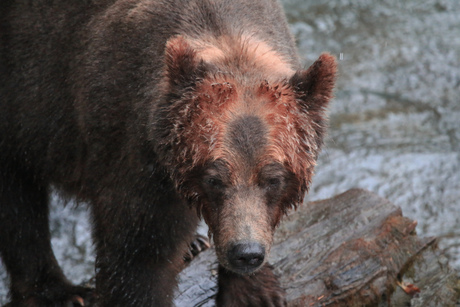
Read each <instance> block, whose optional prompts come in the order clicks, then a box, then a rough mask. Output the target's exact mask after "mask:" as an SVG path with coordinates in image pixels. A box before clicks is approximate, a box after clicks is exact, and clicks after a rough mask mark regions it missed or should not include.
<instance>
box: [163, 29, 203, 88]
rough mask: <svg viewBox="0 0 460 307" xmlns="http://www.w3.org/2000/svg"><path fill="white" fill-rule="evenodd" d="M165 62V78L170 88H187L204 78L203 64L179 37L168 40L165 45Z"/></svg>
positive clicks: (190, 47) (185, 41) (191, 48)
mask: <svg viewBox="0 0 460 307" xmlns="http://www.w3.org/2000/svg"><path fill="white" fill-rule="evenodd" d="M165 61H166V77H167V78H168V82H169V86H170V87H171V88H175V87H177V86H180V87H182V88H187V87H189V86H193V85H194V84H195V83H196V81H197V80H199V79H201V78H203V77H204V74H205V63H204V62H203V60H202V59H201V58H199V57H198V56H197V53H196V51H195V50H194V49H193V47H192V46H191V45H190V44H189V43H188V42H187V40H186V39H185V38H184V37H183V36H181V35H178V36H174V37H172V38H170V39H169V40H168V42H167V43H166V49H165Z"/></svg>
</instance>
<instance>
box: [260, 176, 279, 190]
mask: <svg viewBox="0 0 460 307" xmlns="http://www.w3.org/2000/svg"><path fill="white" fill-rule="evenodd" d="M280 186H281V179H280V178H276V177H273V178H268V179H267V180H266V181H265V184H264V187H265V188H266V189H267V190H277V189H279V187H280Z"/></svg>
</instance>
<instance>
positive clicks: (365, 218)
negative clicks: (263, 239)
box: [175, 189, 460, 307]
mask: <svg viewBox="0 0 460 307" xmlns="http://www.w3.org/2000/svg"><path fill="white" fill-rule="evenodd" d="M416 224H417V223H416V222H415V221H413V220H410V219H408V218H406V217H404V216H402V213H401V209H400V208H398V207H396V206H395V205H393V204H392V203H390V202H389V201H388V200H386V199H383V198H381V197H379V196H377V195H375V194H373V193H371V192H369V191H365V190H360V189H353V190H349V191H347V192H345V193H343V194H340V195H338V196H336V197H334V198H331V199H327V200H322V201H317V202H312V203H309V204H306V205H304V206H303V207H302V208H299V209H298V211H297V212H292V213H291V215H290V217H289V218H287V219H286V220H285V221H284V222H283V223H282V225H281V226H280V228H279V229H278V231H277V234H276V238H275V245H274V246H273V248H272V252H271V256H270V262H271V263H272V264H273V266H274V267H275V272H276V274H277V275H278V276H279V278H280V281H281V283H282V285H283V287H284V288H285V289H286V291H287V299H288V302H289V306H382V307H384V306H456V304H457V303H458V302H459V297H460V292H459V290H458V288H459V280H458V276H457V272H455V271H454V270H453V269H451V268H450V267H449V266H448V264H447V261H446V259H445V258H443V257H442V256H441V255H439V252H438V251H437V249H436V240H435V238H423V237H418V236H417V235H416V232H415V227H416ZM216 268H217V260H216V257H215V253H214V250H213V249H210V250H207V251H205V252H203V253H201V254H200V255H198V257H197V258H195V259H194V260H193V261H192V263H191V264H190V266H188V267H187V268H185V269H184V271H183V272H182V273H181V275H180V278H179V279H180V283H179V287H178V290H177V295H176V299H175V304H176V306H178V307H182V306H183V307H189V306H203V307H204V306H206V307H211V306H215V304H214V297H215V294H216V291H217V286H216V278H217V274H216Z"/></svg>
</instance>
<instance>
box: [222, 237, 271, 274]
mask: <svg viewBox="0 0 460 307" xmlns="http://www.w3.org/2000/svg"><path fill="white" fill-rule="evenodd" d="M227 256H228V261H229V263H230V265H231V266H232V268H233V269H234V270H235V271H237V272H242V273H251V272H253V271H255V270H256V269H257V268H258V267H259V266H260V265H261V264H262V263H263V262H264V258H265V248H264V247H263V246H262V245H260V244H259V243H256V242H249V243H237V244H235V245H233V247H231V248H230V250H229V251H228V254H227Z"/></svg>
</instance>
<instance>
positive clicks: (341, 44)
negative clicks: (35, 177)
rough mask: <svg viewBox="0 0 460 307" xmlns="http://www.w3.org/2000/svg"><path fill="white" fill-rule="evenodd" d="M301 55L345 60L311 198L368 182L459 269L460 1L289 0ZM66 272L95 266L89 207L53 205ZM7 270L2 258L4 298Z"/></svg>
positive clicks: (82, 274)
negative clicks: (436, 241) (431, 238)
mask: <svg viewBox="0 0 460 307" xmlns="http://www.w3.org/2000/svg"><path fill="white" fill-rule="evenodd" d="M284 4H285V6H286V9H287V13H288V18H289V21H290V23H291V25H292V30H293V32H294V34H295V36H296V38H297V40H298V44H299V48H300V52H301V55H302V57H303V58H304V59H305V63H306V64H309V63H311V62H312V61H314V60H315V59H316V58H317V57H318V56H319V54H320V53H321V52H322V51H329V52H331V53H332V54H334V55H336V56H337V57H338V58H339V59H341V60H339V64H340V78H339V85H338V90H337V92H336V96H337V98H336V99H335V101H334V102H333V105H332V109H331V113H330V119H331V130H330V134H329V139H328V141H327V147H326V149H325V150H324V152H323V154H322V156H321V157H320V161H319V165H318V167H317V175H316V177H315V179H314V184H313V187H312V188H311V192H310V195H309V200H316V199H320V198H327V197H330V196H332V195H334V194H337V193H340V192H343V191H345V190H347V189H349V188H352V187H361V188H366V189H369V190H371V191H374V192H376V193H377V194H379V195H381V196H383V197H386V198H388V199H389V200H390V201H392V202H394V203H395V204H396V205H398V206H400V207H402V209H403V212H404V215H406V216H408V217H410V218H412V219H415V220H417V221H418V223H419V226H418V234H419V235H422V236H432V235H434V236H437V237H439V238H440V247H441V248H442V249H444V250H445V252H446V254H447V255H448V256H449V257H450V259H451V264H452V265H453V266H455V267H457V268H460V226H459V224H460V18H459V16H460V2H459V1H457V0H406V1H400V0H381V1H377V0H374V1H369V0H334V1H319V0H309V1H306V0H285V1H284ZM51 219H52V224H51V229H52V232H53V236H54V237H53V247H54V249H55V252H56V256H57V258H58V259H59V261H60V263H61V264H62V265H63V268H64V271H65V272H66V274H67V276H68V277H69V278H70V279H71V280H73V281H74V282H77V283H79V282H81V281H83V280H85V279H88V278H89V277H90V276H92V275H93V272H94V269H93V264H94V256H93V253H92V246H91V238H90V235H89V228H90V225H89V222H88V219H87V212H86V208H85V207H84V206H82V207H79V208H77V209H76V210H74V208H73V207H72V206H71V205H68V206H65V207H64V206H62V205H61V204H60V201H59V200H58V199H57V198H56V199H55V201H54V204H53V209H52V213H51ZM6 283H7V277H6V273H5V270H4V268H2V267H1V266H0V304H2V303H5V302H6V287H5V284H6Z"/></svg>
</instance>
